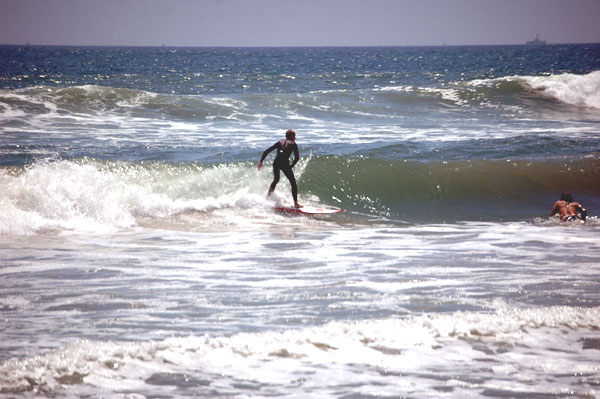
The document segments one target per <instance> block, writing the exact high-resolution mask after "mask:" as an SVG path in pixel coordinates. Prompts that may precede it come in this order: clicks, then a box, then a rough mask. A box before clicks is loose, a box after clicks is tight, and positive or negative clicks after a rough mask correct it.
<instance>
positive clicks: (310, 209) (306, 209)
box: [275, 206, 345, 215]
mask: <svg viewBox="0 0 600 399" xmlns="http://www.w3.org/2000/svg"><path fill="white" fill-rule="evenodd" d="M275 210H277V211H279V212H287V213H295V214H299V215H332V214H334V213H341V212H344V211H345V209H341V208H321V207H315V206H303V207H302V208H295V207H293V206H276V207H275Z"/></svg>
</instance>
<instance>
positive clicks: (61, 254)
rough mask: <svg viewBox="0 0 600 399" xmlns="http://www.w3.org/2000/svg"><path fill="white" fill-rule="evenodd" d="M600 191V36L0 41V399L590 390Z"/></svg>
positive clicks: (598, 304)
mask: <svg viewBox="0 0 600 399" xmlns="http://www.w3.org/2000/svg"><path fill="white" fill-rule="evenodd" d="M290 128H292V129H295V130H296V132H297V144H298V146H299V148H300V154H301V161H300V162H299V163H298V164H297V166H296V167H295V168H294V173H295V174H296V178H297V180H298V187H299V197H300V202H302V203H304V204H306V205H314V206H327V207H340V208H344V209H346V211H345V212H344V213H342V214H337V215H332V216H325V217H295V216H289V215H282V214H279V213H277V212H275V211H274V209H273V208H274V206H275V205H276V204H280V203H286V202H289V201H290V200H291V198H290V197H291V196H290V193H289V184H288V183H287V182H286V181H285V179H283V181H282V182H281V183H280V184H279V185H278V187H277V190H276V192H275V194H274V196H273V197H272V198H269V199H267V198H266V197H265V196H266V191H267V188H268V186H269V184H270V182H271V179H272V174H271V172H270V162H272V156H271V157H270V158H267V162H266V164H267V167H265V168H264V169H263V170H262V171H258V170H257V167H256V166H257V162H258V160H259V158H260V156H261V154H262V152H263V151H264V150H265V149H266V148H267V147H269V146H270V145H272V144H273V143H274V142H275V141H277V140H279V139H281V138H283V134H284V132H285V131H286V130H287V129H290ZM599 182H600V44H581V45H575V44H574V45H547V46H541V47H530V46H487V47H485V46H479V47H423V48H418V47H408V48H386V47H381V48H112V47H110V48H101V47H83V48H75V47H39V46H28V47H18V46H0V187H2V189H1V190H0V276H1V277H0V281H1V283H0V316H1V317H0V319H1V320H3V323H2V325H1V326H0V337H1V338H2V339H0V361H1V362H3V363H1V364H0V396H1V397H37V396H44V397H69V398H76V397H100V396H103V397H148V398H150V397H158V396H160V397H172V398H180V397H211V398H212V397H272V396H276V397H339V398H349V397H352V398H370V397H381V396H384V397H418V398H429V397H503V398H505V397H545V398H546V397H548V398H552V397H556V398H558V397H564V396H573V397H596V396H598V390H597V387H598V382H599V381H600V375H599V373H598V369H597V351H598V347H599V344H598V339H597V337H596V335H597V334H596V332H597V330H598V328H600V316H599V309H600V296H599V293H600V289H599V288H600V287H599V284H600V281H599V280H598V277H597V276H598V275H600V274H599V272H600V270H599V267H600V258H599V257H598V253H600V240H599V239H598V237H599V235H598V233H599V228H600V227H599V226H600V224H599V222H598V218H597V215H598V213H599V212H600V211H599V210H600V183H599ZM562 191H571V192H572V193H573V195H574V197H575V199H576V200H577V201H579V202H581V203H582V204H583V205H584V206H585V207H586V208H587V209H588V215H589V218H588V221H587V222H586V223H585V224H572V225H564V224H561V223H560V222H559V221H557V220H556V219H553V218H548V214H549V213H550V210H551V208H552V205H553V204H554V202H555V201H556V200H557V199H558V197H559V195H560V193H561V192H562Z"/></svg>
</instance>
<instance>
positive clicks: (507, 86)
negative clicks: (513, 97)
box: [469, 71, 600, 109]
mask: <svg viewBox="0 0 600 399" xmlns="http://www.w3.org/2000/svg"><path fill="white" fill-rule="evenodd" d="M469 86H472V87H475V88H478V87H488V88H489V87H495V88H497V89H498V90H501V91H504V92H507V93H520V92H528V93H533V94H536V95H538V96H539V97H540V98H554V99H556V100H558V101H560V102H562V103H565V104H569V105H574V106H577V107H586V108H596V109H600V71H593V72H590V73H588V74H584V75H576V74H571V73H565V74H553V75H548V76H507V77H502V78H496V79H484V80H474V81H472V82H470V83H469Z"/></svg>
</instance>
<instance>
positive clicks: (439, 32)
mask: <svg viewBox="0 0 600 399" xmlns="http://www.w3.org/2000/svg"><path fill="white" fill-rule="evenodd" d="M598 21H600V0H0V43H1V44H26V43H30V44H34V45H37V44H44V45H100V46H161V45H163V44H164V45H165V46H191V47H194V46H202V47H204V46H430V45H434V46H435V45H443V44H447V45H476V44H491V45H495V44H524V43H525V42H526V41H528V40H532V39H533V38H535V36H536V34H539V35H540V38H541V39H542V40H546V41H547V42H548V43H590V42H600V22H598Z"/></svg>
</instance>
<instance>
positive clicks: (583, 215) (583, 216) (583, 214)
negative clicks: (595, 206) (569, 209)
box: [575, 203, 587, 222]
mask: <svg viewBox="0 0 600 399" xmlns="http://www.w3.org/2000/svg"><path fill="white" fill-rule="evenodd" d="M575 209H577V211H578V212H579V219H581V220H583V221H584V222H585V219H586V218H587V210H586V209H585V208H584V207H582V206H581V204H579V203H577V204H576V205H575Z"/></svg>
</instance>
